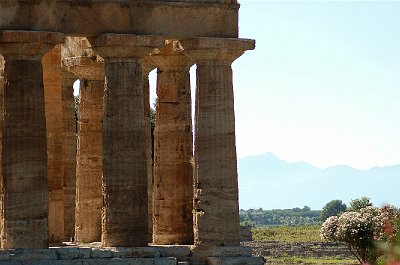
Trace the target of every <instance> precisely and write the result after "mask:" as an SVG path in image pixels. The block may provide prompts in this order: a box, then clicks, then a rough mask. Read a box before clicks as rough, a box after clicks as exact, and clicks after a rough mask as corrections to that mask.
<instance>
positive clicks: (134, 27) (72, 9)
mask: <svg viewBox="0 0 400 265" xmlns="http://www.w3.org/2000/svg"><path fill="white" fill-rule="evenodd" d="M238 10H239V4H237V3H236V1H234V0H208V1H204V0H203V1H182V0H181V1H179V0H178V1H151V0H147V1H146V0H144V1H132V0H120V1H104V0H77V1H70V0H55V1H44V0H33V1H19V0H2V1H0V11H1V16H0V30H26V29H29V30H36V31H56V32H62V33H65V34H68V35H72V36H93V35H96V34H101V33H104V32H114V33H129V34H140V35H163V36H168V37H196V36H202V37H224V38H236V37H238ZM27 18H29V19H27Z"/></svg>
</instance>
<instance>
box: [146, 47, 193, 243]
mask: <svg viewBox="0 0 400 265" xmlns="http://www.w3.org/2000/svg"><path fill="white" fill-rule="evenodd" d="M148 60H149V61H150V62H152V63H153V64H154V65H156V66H157V67H158V72H157V96H158V100H157V108H156V127H155V133H154V183H155V184H154V195H153V196H154V197H153V198H154V210H153V212H154V216H153V219H154V220H153V222H154V225H153V242H154V243H155V244H166V245H173V244H181V245H182V244H183V245H185V244H186V245H189V244H193V213H192V210H193V167H192V163H191V162H192V161H191V160H192V157H193V143H192V142H193V137H192V118H191V97H190V76H189V68H190V66H191V65H192V64H193V63H192V61H191V59H190V58H189V57H187V56H186V55H185V54H184V53H183V49H182V47H180V44H179V42H177V41H169V42H168V44H167V46H166V47H165V48H164V49H163V50H161V51H156V52H154V53H153V54H152V55H151V56H149V57H148Z"/></svg>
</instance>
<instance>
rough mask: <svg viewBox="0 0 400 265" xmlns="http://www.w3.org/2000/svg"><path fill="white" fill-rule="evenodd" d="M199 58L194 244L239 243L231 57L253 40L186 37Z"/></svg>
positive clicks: (186, 45)
mask: <svg viewBox="0 0 400 265" xmlns="http://www.w3.org/2000/svg"><path fill="white" fill-rule="evenodd" d="M181 43H182V46H183V47H184V49H185V51H186V52H187V53H188V54H189V55H190V56H191V57H192V58H193V59H194V60H195V62H196V64H197V88H196V117H195V143H194V144H195V155H194V158H195V161H194V163H195V165H194V167H195V168H194V178H195V195H194V196H195V198H194V212H195V214H194V219H195V222H194V234H195V244H196V245H204V246H207V245H208V246H234V245H239V241H240V235H239V206H238V182H237V165H236V163H237V159H236V144H235V117H234V103H233V86H232V68H231V64H232V62H233V61H234V60H235V59H236V58H238V57H239V56H240V55H242V54H243V52H244V51H245V50H250V49H254V45H255V44H254V41H252V40H240V39H217V38H198V39H192V40H185V41H182V42H181Z"/></svg>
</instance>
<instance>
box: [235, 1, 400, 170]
mask: <svg viewBox="0 0 400 265" xmlns="http://www.w3.org/2000/svg"><path fill="white" fill-rule="evenodd" d="M399 13H400V2H398V1H300V0H298V1H282V0H280V1H241V8H240V19H239V21H240V22H239V25H240V37H242V38H253V39H256V41H257V48H256V50H255V51H250V52H247V53H246V54H245V55H244V56H242V57H241V58H239V59H238V60H237V61H236V62H235V63H234V66H233V67H234V86H235V107H236V130H237V150H238V156H239V158H240V157H244V156H247V155H255V154H261V153H265V152H267V151H268V152H272V153H274V154H275V155H277V156H279V157H280V158H282V159H285V160H288V161H298V160H303V161H306V162H309V163H311V164H313V165H316V166H319V167H328V166H333V165H338V164H346V165H350V166H353V167H356V168H362V169H366V168H370V167H373V166H383V165H391V164H400V152H399V150H400V122H399V121H400V74H399V70H400V19H399V15H398V14H399Z"/></svg>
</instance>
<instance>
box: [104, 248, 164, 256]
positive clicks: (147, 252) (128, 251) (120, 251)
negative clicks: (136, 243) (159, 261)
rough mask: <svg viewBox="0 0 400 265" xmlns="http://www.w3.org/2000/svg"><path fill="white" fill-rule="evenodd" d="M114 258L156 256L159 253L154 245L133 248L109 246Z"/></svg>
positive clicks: (159, 254)
mask: <svg viewBox="0 0 400 265" xmlns="http://www.w3.org/2000/svg"><path fill="white" fill-rule="evenodd" d="M109 249H110V250H111V251H112V255H113V257H114V258H133V257H136V258H158V257H161V253H160V251H159V250H158V249H157V248H154V247H135V248H125V247H117V248H109Z"/></svg>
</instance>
